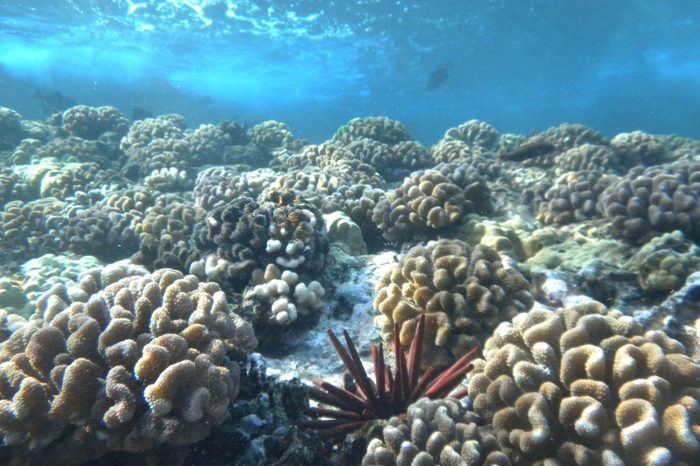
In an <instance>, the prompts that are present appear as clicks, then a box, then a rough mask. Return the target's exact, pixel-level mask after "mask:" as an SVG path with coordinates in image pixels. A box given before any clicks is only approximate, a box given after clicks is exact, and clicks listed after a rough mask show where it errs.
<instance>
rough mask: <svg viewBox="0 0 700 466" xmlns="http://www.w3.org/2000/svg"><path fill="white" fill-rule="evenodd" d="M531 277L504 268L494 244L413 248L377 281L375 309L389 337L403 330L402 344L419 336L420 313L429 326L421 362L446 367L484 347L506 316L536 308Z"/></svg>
mask: <svg viewBox="0 0 700 466" xmlns="http://www.w3.org/2000/svg"><path fill="white" fill-rule="evenodd" d="M528 289H529V284H528V282H527V280H526V279H525V278H524V277H523V276H522V275H521V274H520V272H518V271H517V270H515V269H510V268H506V267H504V265H503V263H502V262H501V258H500V256H499V255H498V253H497V252H496V251H494V250H493V249H491V248H489V247H486V246H483V245H477V246H476V247H474V248H473V249H472V248H470V247H469V246H468V245H467V244H466V243H464V242H463V241H459V240H439V241H436V242H433V243H429V244H428V246H425V247H424V246H416V247H413V248H411V249H410V250H409V251H408V253H407V254H406V256H405V257H404V258H403V259H402V260H401V262H400V263H399V264H398V265H397V266H396V267H394V268H392V269H391V270H389V271H387V273H385V274H384V275H383V276H382V277H381V278H380V280H379V281H378V282H377V286H376V297H375V300H374V308H375V310H377V311H378V312H379V313H380V315H379V316H378V317H377V318H376V323H377V326H378V327H379V328H380V329H381V331H382V335H383V337H384V340H385V341H387V342H389V341H391V340H392V338H394V328H395V326H397V327H398V329H399V332H400V333H399V336H400V341H401V345H402V346H403V347H404V348H407V347H408V346H409V345H410V344H411V341H412V340H413V339H414V334H415V329H416V323H417V320H418V318H419V317H420V316H421V315H423V314H425V315H426V316H427V317H428V319H427V328H426V334H425V339H424V345H425V349H424V350H423V353H422V355H423V359H422V361H421V366H423V367H429V366H441V365H446V364H448V363H449V362H450V361H453V360H454V359H456V358H459V357H460V356H461V355H462V354H464V353H465V352H467V351H468V350H469V349H470V348H473V347H481V346H482V343H483V341H485V340H486V338H488V336H489V335H490V332H491V330H493V329H494V328H496V326H497V325H498V324H499V323H500V322H502V321H503V320H506V319H509V318H511V317H513V316H514V315H515V314H517V313H518V312H522V311H525V310H528V309H530V307H531V306H532V304H533V299H532V295H531V294H530V292H529V291H528Z"/></svg>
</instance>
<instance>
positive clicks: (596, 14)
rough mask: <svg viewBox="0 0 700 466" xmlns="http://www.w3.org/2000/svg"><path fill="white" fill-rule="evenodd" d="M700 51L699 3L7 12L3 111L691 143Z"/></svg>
mask: <svg viewBox="0 0 700 466" xmlns="http://www.w3.org/2000/svg"><path fill="white" fill-rule="evenodd" d="M699 45H700V2H698V1H697V0H673V1H670V0H669V1H649V0H626V1H625V0H622V1H610V0H563V1H562V0H535V1H525V0H522V1H506V0H489V1H486V0H482V1H476V0H448V1H403V0H399V1H382V0H363V1H358V2H350V1H341V0H337V1H318V0H309V1H269V0H268V1H264V0H256V1H252V0H251V1H233V0H229V1H219V0H211V1H207V0H168V1H155V0H143V1H136V0H113V1H109V0H101V1H91V0H79V1H77V0H73V1H61V2H59V1H47V0H19V1H18V0H1V1H0V106H8V107H11V108H15V109H17V110H18V111H20V112H21V113H22V115H23V117H24V118H28V119H29V118H43V117H45V116H46V114H44V113H43V110H42V109H41V107H40V105H39V103H38V101H37V100H36V99H33V98H32V95H33V93H34V91H35V90H36V89H39V90H41V91H43V92H46V91H50V90H57V91H60V92H61V93H63V94H65V95H67V96H70V97H71V98H72V99H73V100H75V101H76V102H78V103H82V104H87V105H107V104H109V105H115V106H117V107H119V108H120V109H121V110H122V112H123V113H125V114H127V115H128V114H130V113H131V110H132V109H133V107H135V106H139V107H143V108H145V109H147V110H148V111H150V112H151V113H153V114H160V113H168V112H176V113H180V114H182V115H184V116H185V117H186V118H187V119H188V122H189V123H190V124H191V125H193V124H197V123H200V122H206V121H220V120H221V119H235V120H240V121H244V122H248V123H251V124H254V123H256V122H259V121H261V120H264V119H277V120H281V121H284V122H286V123H287V124H288V125H289V126H290V127H291V129H292V130H293V131H294V133H295V135H296V136H297V137H305V138H309V139H311V140H312V141H315V142H316V141H321V140H324V139H326V138H328V137H330V135H331V134H332V133H333V131H334V130H335V129H336V128H337V127H339V126H340V125H342V124H343V123H345V122H346V121H347V120H349V119H350V118H352V117H355V116H368V115H387V116H389V117H392V118H395V119H398V120H400V121H402V122H403V123H405V124H406V125H407V126H408V127H409V128H410V129H411V131H412V133H413V135H414V137H416V138H417V139H420V140H422V141H423V142H424V143H432V142H434V141H435V140H436V139H438V138H439V137H440V136H441V135H442V133H443V132H444V131H445V129H446V128H449V127H451V126H455V125H457V124H459V123H461V122H463V121H466V120H468V119H470V118H478V119H481V120H485V121H488V122H490V123H491V124H493V125H494V126H496V127H497V128H498V129H499V130H500V131H502V132H519V133H529V132H530V131H532V130H533V129H544V128H546V127H549V126H553V125H558V124H559V123H561V122H563V121H571V122H578V123H583V124H586V125H589V126H592V127H594V128H596V129H598V130H600V131H602V132H604V133H606V134H614V133H617V132H620V131H627V130H631V129H642V130H645V131H649V132H653V133H678V134H682V135H685V136H690V137H695V138H700V126H699V125H697V121H700V46H699ZM445 63H449V67H448V68H449V69H448V71H447V77H446V78H447V79H446V80H445V81H444V82H442V83H441V84H440V85H438V86H437V87H436V88H435V89H432V90H429V89H427V87H428V86H427V83H428V80H429V79H430V76H431V73H433V72H434V71H435V70H436V68H438V67H440V66H441V65H443V64H445Z"/></svg>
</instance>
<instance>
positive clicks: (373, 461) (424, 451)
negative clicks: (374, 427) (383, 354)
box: [362, 398, 511, 466]
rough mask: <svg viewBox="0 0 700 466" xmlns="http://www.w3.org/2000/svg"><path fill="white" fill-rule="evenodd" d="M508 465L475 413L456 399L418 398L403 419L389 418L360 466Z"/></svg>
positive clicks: (490, 434)
mask: <svg viewBox="0 0 700 466" xmlns="http://www.w3.org/2000/svg"><path fill="white" fill-rule="evenodd" d="M412 464H421V465H430V466H433V465H440V464H442V465H451V464H459V465H464V466H481V465H493V466H510V465H511V462H510V460H509V459H508V457H507V456H506V455H505V454H504V453H503V452H502V451H500V447H499V445H498V441H497V440H496V438H495V437H494V436H493V434H492V433H490V432H489V431H488V430H487V429H486V428H485V427H483V426H481V425H480V424H479V419H478V416H475V415H474V413H473V412H470V411H467V410H465V409H464V408H463V407H462V405H460V404H459V402H458V401H457V400H452V399H446V400H430V399H427V398H423V399H420V400H418V401H416V402H415V403H413V404H412V405H410V406H409V407H408V409H407V410H406V418H405V419H401V418H398V417H392V418H391V419H389V423H388V425H387V426H386V427H384V429H383V431H382V439H373V440H371V441H370V442H369V445H368V446H367V452H366V453H365V456H364V458H362V466H402V465H412Z"/></svg>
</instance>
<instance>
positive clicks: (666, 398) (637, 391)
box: [469, 302, 700, 466]
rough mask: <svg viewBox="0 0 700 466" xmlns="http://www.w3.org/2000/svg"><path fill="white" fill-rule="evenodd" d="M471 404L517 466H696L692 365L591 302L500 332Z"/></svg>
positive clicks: (698, 449) (472, 377)
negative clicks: (675, 465) (671, 465)
mask: <svg viewBox="0 0 700 466" xmlns="http://www.w3.org/2000/svg"><path fill="white" fill-rule="evenodd" d="M484 357H485V360H479V361H477V362H476V363H475V369H474V370H473V371H472V372H471V373H470V374H469V396H470V398H471V399H472V401H473V403H474V409H475V410H476V412H477V413H478V414H479V415H481V416H482V417H484V419H486V421H487V422H488V423H490V424H491V425H492V426H493V428H494V430H495V432H496V434H497V437H498V440H499V441H500V443H501V446H502V448H503V451H504V452H506V453H507V454H508V456H509V457H510V459H511V461H512V462H513V463H514V464H522V465H531V464H532V465H534V464H537V465H543V464H551V465H581V466H583V465H591V466H593V465H601V464H602V465H622V464H630V465H644V466H647V465H649V466H651V465H670V464H690V463H692V464H696V462H697V459H698V457H699V455H700V431H699V430H698V424H699V423H700V366H698V364H697V363H695V362H693V360H692V359H690V358H688V357H687V356H686V354H685V351H684V348H683V346H682V345H681V344H680V343H678V342H677V341H675V340H673V339H671V338H669V337H668V336H666V335H665V334H664V333H662V332H657V331H650V332H647V333H644V332H643V331H642V329H641V327H640V326H639V324H637V323H636V322H635V320H634V319H633V318H631V317H627V316H623V315H622V314H620V313H619V312H616V311H611V310H608V309H606V308H605V306H603V305H602V304H600V303H597V302H589V303H586V304H580V305H577V306H574V307H570V308H566V309H559V310H557V311H554V312H552V311H546V310H532V311H530V312H528V313H523V314H520V315H518V316H516V317H515V318H514V319H513V321H512V323H504V324H502V325H500V326H499V327H498V328H497V329H496V332H495V333H494V335H493V337H491V338H490V339H489V340H487V342H486V345H485V348H484Z"/></svg>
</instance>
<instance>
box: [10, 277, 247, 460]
mask: <svg viewBox="0 0 700 466" xmlns="http://www.w3.org/2000/svg"><path fill="white" fill-rule="evenodd" d="M124 275H126V276H124ZM101 277H102V278H107V281H108V282H111V283H110V284H107V285H105V284H103V283H100V282H101V281H102V280H100V278H101ZM120 277H123V278H120ZM254 345H255V337H254V335H253V333H252V328H251V327H250V325H249V324H247V323H246V322H245V321H243V320H242V319H241V318H240V317H238V316H237V315H236V314H234V313H232V312H231V310H230V308H229V306H228V304H227V302H226V297H225V296H224V293H223V292H222V291H220V289H219V287H218V286H217V285H216V284H213V283H201V282H199V281H198V280H197V279H196V278H195V277H193V276H191V275H188V276H183V275H182V274H181V273H179V272H176V271H174V270H168V269H162V270H159V271H158V272H156V273H154V274H153V275H143V276H140V275H128V271H126V270H124V269H121V268H118V267H117V268H112V269H111V270H107V269H104V270H103V271H102V273H96V274H88V275H85V276H84V277H83V278H82V279H81V281H80V283H79V285H78V286H73V287H68V288H66V287H65V286H63V285H56V286H54V287H52V289H51V290H50V291H49V292H47V293H46V294H45V295H44V296H42V298H41V299H39V302H38V304H37V313H36V316H35V317H34V319H32V320H31V321H30V322H29V323H28V324H27V325H25V326H24V327H22V328H21V329H20V330H18V331H16V332H15V333H14V334H13V335H12V337H11V338H10V339H8V340H7V341H6V342H5V343H3V344H2V345H1V346H0V361H2V363H1V364H0V432H1V433H2V435H3V438H4V441H5V444H6V445H8V446H10V447H12V448H13V451H14V453H15V455H16V457H22V458H24V459H25V461H28V462H30V463H32V464H34V462H35V461H40V459H41V461H42V464H43V463H44V462H45V463H47V464H48V461H53V462H54V463H53V464H56V463H58V464H68V463H70V462H73V464H75V463H76V462H80V461H84V460H86V459H89V458H95V457H98V456H100V455H101V454H103V453H105V452H108V451H121V450H125V451H131V452H139V451H146V450H148V449H150V448H153V447H155V446H158V445H171V446H178V445H187V444H191V443H193V442H196V441H198V440H200V439H202V438H204V437H206V436H207V435H208V433H209V431H210V430H211V428H212V427H213V426H215V425H217V424H220V423H221V422H222V421H223V420H224V418H225V417H226V415H227V408H228V404H229V403H230V402H231V400H233V399H234V398H235V397H236V395H237V393H238V374H239V367H238V365H237V364H236V363H235V362H233V361H232V360H230V359H229V358H228V357H227V353H228V352H229V351H231V350H233V349H238V350H240V351H244V352H246V351H250V350H251V349H252V348H253V347H254ZM35 455H41V456H35ZM42 458H43V459H42ZM49 458H51V460H49ZM37 464H38V463H37Z"/></svg>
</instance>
